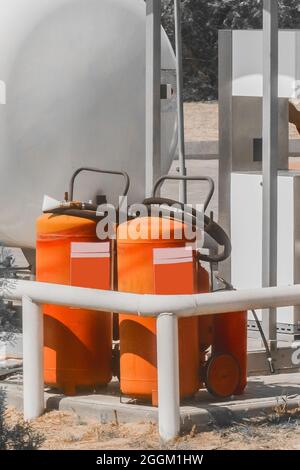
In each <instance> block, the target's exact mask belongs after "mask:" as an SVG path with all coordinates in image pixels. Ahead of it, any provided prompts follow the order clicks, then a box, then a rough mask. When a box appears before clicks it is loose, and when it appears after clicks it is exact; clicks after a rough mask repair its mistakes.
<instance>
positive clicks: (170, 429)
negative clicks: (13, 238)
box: [0, 280, 300, 440]
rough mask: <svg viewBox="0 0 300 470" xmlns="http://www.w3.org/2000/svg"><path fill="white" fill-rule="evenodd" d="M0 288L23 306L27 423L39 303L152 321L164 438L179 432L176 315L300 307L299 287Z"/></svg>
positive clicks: (33, 399)
mask: <svg viewBox="0 0 300 470" xmlns="http://www.w3.org/2000/svg"><path fill="white" fill-rule="evenodd" d="M1 290H2V292H1ZM1 290H0V295H1V294H2V296H3V297H5V298H6V299H10V300H22V304H23V335H24V338H23V341H24V349H23V356H24V357H23V362H24V380H23V383H24V386H23V394H24V416H25V418H26V419H33V418H36V417H38V416H39V415H40V414H41V412H42V408H43V400H44V382H43V361H42V357H43V352H42V351H43V335H42V331H43V314H42V309H41V308H39V306H40V305H41V304H54V305H61V306H69V307H75V308H83V309H90V310H96V311H104V312H117V313H122V312H123V313H127V314H131V315H140V316H145V317H156V318H157V362H158V397H159V403H158V416H159V430H160V435H161V438H162V439H163V440H170V439H172V438H175V437H176V436H177V435H178V433H179V423H180V406H179V365H178V330H177V321H178V317H191V316H196V315H199V316H201V315H215V314H219V313H226V312H239V311H244V310H250V309H263V308H268V307H288V306H293V305H300V285H298V286H290V287H273V288H265V289H251V290H240V291H230V292H224V291H222V292H218V293H213V294H212V293H211V294H195V295H171V296H163V295H138V294H130V293H122V292H112V291H98V290H95V289H85V288H80V287H71V286H65V285H57V284H44V283H39V282H32V281H19V280H11V281H6V284H5V288H4V287H3V288H2V289H1ZM167 312H170V313H167ZM166 340H167V341H166Z"/></svg>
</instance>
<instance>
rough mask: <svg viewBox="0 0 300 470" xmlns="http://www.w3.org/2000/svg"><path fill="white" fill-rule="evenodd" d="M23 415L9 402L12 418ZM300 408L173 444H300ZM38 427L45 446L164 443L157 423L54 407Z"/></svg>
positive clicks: (282, 407) (143, 446) (35, 424)
mask: <svg viewBox="0 0 300 470" xmlns="http://www.w3.org/2000/svg"><path fill="white" fill-rule="evenodd" d="M20 419H21V414H20V413H19V412H17V411H16V410H14V409H12V408H10V409H9V410H8V412H7V420H8V422H9V423H15V422H16V421H17V420H20ZM299 423H300V409H299V410H296V411H293V412H289V411H288V410H287V407H286V406H285V404H283V405H278V407H277V408H276V409H275V410H274V413H273V414H272V415H271V416H266V417H265V418H263V419H262V418H261V419H258V420H249V421H248V422H247V421H244V422H243V423H239V424H235V425H233V426H231V427H228V428H222V429H221V428H215V429H212V430H211V431H210V432H204V433H197V431H196V429H193V431H192V432H191V433H190V434H189V435H186V436H184V437H181V438H179V439H178V440H176V441H175V442H173V443H172V445H170V449H182V450H191V449H195V450H196V449H197V450H198V449H201V450H225V449H230V450H237V449H241V450H246V449H252V450H261V449H265V450H274V449H283V450H292V449H294V450H295V449H297V450H300V427H299ZM33 428H34V429H35V430H37V431H39V432H40V433H42V434H43V435H44V436H45V438H46V440H45V443H44V445H43V447H42V448H43V449H50V450H54V449H63V450H67V449H68V450H75V449H88V450H116V449H122V450H129V449H138V450H145V449H149V450H153V449H160V448H161V444H160V441H159V437H158V433H157V428H156V425H154V424H153V423H147V424H136V423H129V424H119V425H118V424H100V423H98V422H83V421H81V420H80V419H79V418H78V417H77V416H76V415H75V414H73V413H71V412H58V411H53V412H51V413H47V414H45V415H44V416H42V417H41V418H39V419H37V420H36V421H34V422H33Z"/></svg>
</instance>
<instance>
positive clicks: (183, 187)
mask: <svg viewBox="0 0 300 470" xmlns="http://www.w3.org/2000/svg"><path fill="white" fill-rule="evenodd" d="M174 13H175V45H176V77H177V108H178V110H177V116H178V152H179V171H180V175H181V176H186V166H185V139H184V110H183V65H182V37H181V5H180V0H175V1H174ZM179 201H180V202H182V203H184V204H186V203H187V182H186V181H181V182H180V186H179Z"/></svg>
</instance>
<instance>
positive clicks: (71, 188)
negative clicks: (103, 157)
mask: <svg viewBox="0 0 300 470" xmlns="http://www.w3.org/2000/svg"><path fill="white" fill-rule="evenodd" d="M84 171H87V172H90V173H100V174H103V175H114V176H123V178H124V180H125V185H124V190H123V194H122V197H125V196H127V194H128V191H129V186H130V179H129V176H128V174H127V173H126V172H125V171H113V170H100V169H99V168H90V167H82V168H78V170H76V171H75V173H74V174H73V175H72V178H71V181H70V186H69V201H73V198H74V184H75V180H76V178H77V176H78V175H79V174H80V173H82V172H84Z"/></svg>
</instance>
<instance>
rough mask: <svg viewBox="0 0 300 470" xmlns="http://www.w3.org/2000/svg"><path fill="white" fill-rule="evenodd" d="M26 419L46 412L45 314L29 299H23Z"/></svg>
mask: <svg viewBox="0 0 300 470" xmlns="http://www.w3.org/2000/svg"><path fill="white" fill-rule="evenodd" d="M22 317H23V318H22V320H23V397H24V419H25V420H26V421H27V420H28V421H29V420H32V419H35V418H38V417H39V416H41V415H42V414H43V412H44V374H43V372H44V371H43V368H44V360H43V359H44V358H43V346H44V338H43V336H44V335H43V314H42V309H41V307H40V306H39V305H37V304H35V303H33V302H32V300H31V299H30V298H29V297H23V298H22Z"/></svg>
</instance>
